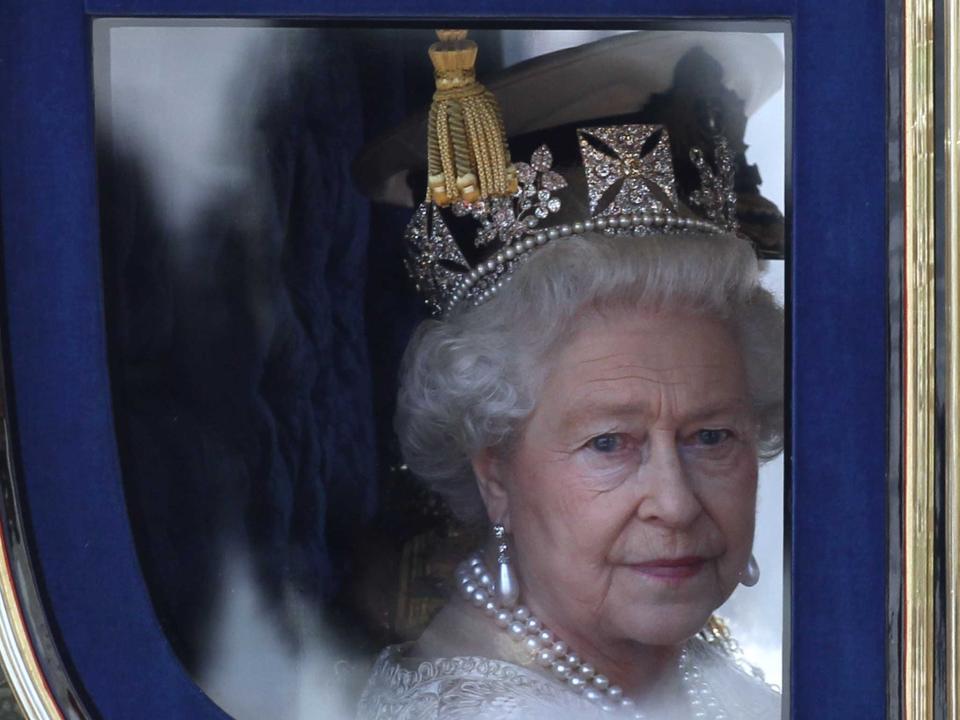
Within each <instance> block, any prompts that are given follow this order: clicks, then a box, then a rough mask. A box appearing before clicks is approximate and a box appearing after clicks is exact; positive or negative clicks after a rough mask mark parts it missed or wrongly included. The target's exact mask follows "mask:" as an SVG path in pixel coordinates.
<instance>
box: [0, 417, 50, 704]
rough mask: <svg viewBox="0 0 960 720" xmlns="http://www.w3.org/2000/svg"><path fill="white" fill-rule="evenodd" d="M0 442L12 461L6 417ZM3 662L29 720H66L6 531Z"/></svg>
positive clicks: (0, 543) (0, 619)
mask: <svg viewBox="0 0 960 720" xmlns="http://www.w3.org/2000/svg"><path fill="white" fill-rule="evenodd" d="M0 442H2V443H3V444H4V450H5V452H4V453H3V454H2V456H3V457H5V458H10V457H11V455H10V446H9V443H10V434H9V432H8V428H7V419H6V418H5V417H0ZM9 520H10V518H7V521H8V522H9ZM0 661H2V663H3V669H4V671H5V672H6V676H7V681H8V682H9V683H10V688H11V689H12V690H13V694H14V696H15V697H16V698H17V702H18V703H19V705H20V709H21V710H22V711H23V715H24V717H26V718H27V720H64V715H63V714H62V713H61V712H60V709H59V707H58V706H57V703H56V701H55V700H54V698H53V693H52V692H51V691H50V688H49V686H48V685H47V680H46V677H45V676H44V674H43V670H42V669H41V667H40V662H39V660H38V659H37V653H36V650H35V649H34V646H33V643H32V642H31V639H30V632H29V630H28V628H27V623H26V619H25V618H24V615H23V610H22V608H21V606H20V599H19V597H18V595H17V590H16V586H15V579H14V574H13V565H12V563H11V558H10V548H9V547H8V546H7V535H6V533H5V532H0Z"/></svg>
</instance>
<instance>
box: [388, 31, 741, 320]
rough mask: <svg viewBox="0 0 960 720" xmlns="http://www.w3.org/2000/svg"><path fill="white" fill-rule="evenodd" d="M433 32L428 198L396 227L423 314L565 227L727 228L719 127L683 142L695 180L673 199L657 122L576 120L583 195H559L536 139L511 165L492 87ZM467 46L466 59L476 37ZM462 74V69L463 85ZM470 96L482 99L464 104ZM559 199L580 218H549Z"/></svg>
mask: <svg viewBox="0 0 960 720" xmlns="http://www.w3.org/2000/svg"><path fill="white" fill-rule="evenodd" d="M444 32H447V33H448V34H446V35H441V42H440V43H436V44H435V45H434V46H433V47H432V48H431V58H432V59H433V60H434V66H435V68H437V88H438V90H437V93H436V94H435V96H434V107H433V108H432V109H431V113H430V117H431V122H430V123H429V126H428V127H429V130H428V147H429V157H430V160H431V165H430V169H429V175H428V189H427V197H426V199H425V201H424V202H423V203H421V204H420V205H419V206H418V207H417V209H416V211H415V212H414V215H413V218H412V219H411V221H410V223H409V224H408V225H407V228H406V231H405V233H404V239H405V241H406V244H407V258H406V265H407V269H408V271H409V273H410V275H411V277H412V278H413V280H414V282H415V283H416V286H417V290H418V291H419V292H420V293H422V295H423V296H424V298H425V300H426V303H427V305H428V306H429V307H430V309H431V311H432V312H433V314H434V315H436V316H440V317H443V316H446V315H449V314H450V313H452V312H453V311H455V310H456V309H458V308H460V307H465V306H470V305H479V304H480V303H482V302H483V301H485V300H487V299H488V298H490V297H491V296H492V295H494V294H495V293H496V292H497V290H498V289H499V288H501V287H502V286H503V284H504V282H506V281H507V280H508V279H509V277H510V275H511V273H512V272H513V271H514V270H515V269H516V268H517V267H518V266H519V265H520V264H521V263H522V262H525V261H526V260H527V259H529V258H530V257H531V256H532V255H533V254H534V253H535V251H536V250H537V249H538V248H540V247H542V246H544V245H546V244H547V243H549V242H553V241H556V240H559V239H562V238H564V237H569V236H571V235H579V234H581V233H583V232H602V233H604V234H607V235H634V236H642V235H649V234H654V233H656V234H676V233H683V234H690V233H701V234H718V233H730V232H737V230H738V225H737V219H736V198H737V195H736V192H735V188H734V176H735V163H734V158H733V153H732V152H731V150H730V147H729V144H728V142H727V140H726V138H724V137H723V136H722V134H721V133H719V132H717V133H715V135H714V137H713V139H712V147H710V148H692V149H691V150H690V160H691V161H692V163H693V165H694V166H695V167H696V170H697V174H698V175H699V187H698V188H697V189H696V190H694V191H693V192H690V193H688V194H687V196H686V197H684V198H683V199H682V200H681V198H680V197H679V195H678V184H677V181H676V178H675V175H674V166H673V155H672V150H671V146H670V137H669V134H668V130H667V128H666V127H665V126H663V125H659V124H624V125H607V126H596V127H580V128H577V129H576V130H575V132H576V143H577V147H578V149H579V163H578V165H577V166H576V167H575V168H574V169H573V170H572V172H574V173H582V176H581V177H582V178H583V179H585V184H584V183H581V182H577V183H576V187H583V188H585V193H586V197H584V198H581V197H570V194H571V193H573V192H574V188H573V187H571V184H570V183H568V179H572V178H571V177H570V173H569V172H568V174H567V177H565V176H564V175H562V174H561V173H559V172H557V171H556V170H555V169H554V168H553V164H554V160H553V154H552V153H551V150H550V148H548V147H547V146H546V145H541V146H540V147H539V148H537V149H536V150H535V151H534V152H533V155H532V157H531V159H530V162H529V163H525V162H517V163H511V162H510V154H509V149H508V148H507V142H506V137H505V134H504V133H503V130H502V128H503V123H502V120H501V119H500V115H499V108H497V106H496V104H495V101H493V99H492V95H491V94H490V93H489V91H487V90H486V89H484V88H483V87H482V86H479V85H478V84H476V83H475V81H474V80H472V73H464V70H463V65H464V63H463V62H460V63H459V64H457V63H450V62H447V63H446V65H443V64H442V63H440V64H438V62H437V57H438V56H440V57H442V56H443V55H444V53H448V54H457V53H459V55H458V57H459V58H461V59H462V57H463V55H464V52H465V50H464V47H465V46H464V43H470V41H467V40H465V33H463V34H457V35H456V36H455V41H454V42H455V43H457V44H456V45H452V44H451V40H450V38H451V37H452V36H451V35H449V31H444ZM445 42H446V43H447V44H446V46H445V45H444V43H445ZM471 44H472V43H471ZM469 51H470V52H472V56H471V58H475V56H476V50H475V45H474V46H473V47H472V49H469ZM470 62H472V59H471V60H470ZM451 65H456V67H457V72H458V75H457V77H458V80H459V81H460V84H458V85H457V86H456V88H455V90H454V91H453V92H454V93H455V94H454V95H453V96H452V97H451V90H450V89H449V85H450V82H449V80H447V79H444V78H445V77H446V76H445V74H444V73H445V72H446V71H445V70H444V67H449V66H451ZM464 76H468V77H469V78H470V80H469V82H468V83H467V85H466V86H465V85H464V84H463V81H462V78H463V77H464ZM471 83H472V84H471ZM478 88H479V89H478ZM474 98H477V99H478V100H476V101H474V100H473V99H474ZM470 102H474V104H475V105H477V104H478V103H482V105H480V106H479V110H478V109H476V107H474V108H473V109H471V106H470ZM568 201H572V202H571V204H572V205H574V206H583V207H585V208H586V209H587V210H586V214H585V216H584V217H583V218H582V219H580V220H577V221H574V222H569V223H567V222H564V223H556V222H554V223H551V216H555V215H557V213H559V212H560V210H561V208H562V207H563V206H564V203H565V202H568Z"/></svg>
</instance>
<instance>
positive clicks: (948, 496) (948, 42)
mask: <svg viewBox="0 0 960 720" xmlns="http://www.w3.org/2000/svg"><path fill="white" fill-rule="evenodd" d="M944 41H945V47H944V54H943V57H944V65H945V67H944V93H945V97H944V126H945V127H944V129H945V139H944V169H945V181H944V224H945V227H944V231H945V238H944V246H945V249H946V267H945V268H944V270H945V282H946V288H945V290H946V293H945V304H946V308H945V310H946V335H947V337H946V341H947V377H946V382H947V387H946V393H945V402H946V407H945V409H944V410H945V423H946V428H945V437H946V447H945V453H944V471H945V473H946V487H945V498H944V505H945V512H944V516H945V518H946V528H945V540H946V558H945V560H946V562H945V563H944V565H945V568H946V573H947V577H946V606H945V608H944V611H945V615H946V624H947V637H946V653H947V654H946V658H945V663H944V674H945V676H946V688H945V689H946V696H947V697H946V711H947V712H946V720H960V697H958V693H960V689H958V685H960V658H958V647H957V646H958V644H960V634H958V633H960V3H957V2H955V1H952V2H947V3H945V8H944Z"/></svg>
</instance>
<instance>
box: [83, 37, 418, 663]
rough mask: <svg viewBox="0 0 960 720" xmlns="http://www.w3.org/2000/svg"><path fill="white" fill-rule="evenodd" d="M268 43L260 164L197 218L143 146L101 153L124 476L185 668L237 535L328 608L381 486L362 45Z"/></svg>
mask: <svg viewBox="0 0 960 720" xmlns="http://www.w3.org/2000/svg"><path fill="white" fill-rule="evenodd" d="M271 52H272V53H275V55H274V57H273V59H274V61H277V57H279V58H281V59H280V60H279V64H280V66H281V67H283V68H284V71H283V72H275V69H276V68H275V66H274V68H273V70H271V72H269V73H266V72H260V73H258V67H257V65H256V60H257V58H255V57H254V58H252V59H251V62H250V63H249V66H248V67H244V68H242V73H240V75H239V76H238V78H237V81H236V86H235V88H234V95H235V96H236V98H237V99H236V104H235V110H236V113H237V115H238V116H239V117H240V118H241V121H240V124H239V127H238V128H237V132H238V133H239V135H240V144H241V146H243V147H246V148H248V149H249V157H250V158H251V162H252V167H250V168H248V177H249V178H251V179H252V180H251V181H250V182H249V183H247V184H245V185H243V186H241V187H239V188H237V190H236V192H235V193H233V194H228V195H226V196H224V195H219V196H218V197H216V198H215V199H214V201H212V202H211V204H210V205H209V207H207V208H206V209H205V211H204V214H203V221H202V223H201V224H199V225H198V226H197V227H195V228H194V229H193V230H192V231H191V232H190V233H189V234H188V236H187V237H184V238H171V237H170V236H169V231H166V232H165V230H164V227H163V223H162V222H158V218H157V211H156V210H154V209H152V204H151V201H152V200H153V198H151V195H150V191H149V190H150V189H149V187H148V186H147V184H146V183H145V182H144V180H143V174H142V173H141V172H138V170H137V167H136V165H137V161H136V160H135V159H132V158H130V157H123V156H122V155H121V156H118V157H112V158H111V157H103V162H102V169H103V171H102V179H101V182H102V187H103V197H104V202H103V205H102V207H103V226H104V257H105V267H106V269H107V273H106V275H107V280H108V292H107V300H108V319H109V323H110V334H111V341H112V342H111V349H112V357H111V359H112V368H113V383H114V389H115V397H116V401H115V405H116V417H117V432H118V436H119V438H120V441H121V451H122V452H121V455H122V460H123V470H124V483H125V488H126V493H127V498H128V503H129V506H130V512H131V518H132V524H133V528H134V533H135V537H136V540H137V544H138V550H139V554H140V559H141V563H142V565H143V569H144V575H145V577H146V579H147V582H148V585H149V587H150V591H151V595H152V597H153V600H154V603H155V606H156V608H157V612H158V615H159V617H160V619H161V621H162V622H163V624H164V626H165V627H166V628H167V630H168V632H169V634H170V636H171V638H172V639H173V640H174V642H175V645H176V646H177V649H178V651H179V652H180V654H181V656H182V657H183V658H184V659H185V660H186V662H187V664H188V665H189V666H190V667H192V668H194V669H196V667H197V663H198V662H199V661H201V660H202V657H201V650H202V646H203V641H204V639H205V628H206V626H207V625H208V623H209V622H210V612H211V609H212V607H213V603H214V602H215V601H216V597H215V593H216V592H217V590H218V589H219V585H220V582H219V581H220V580H221V579H222V577H223V567H224V562H225V560H224V558H225V555H226V554H227V553H231V552H240V553H246V554H248V555H249V556H250V557H251V558H252V560H253V564H254V567H255V570H256V572H257V576H258V579H259V581H260V585H261V587H262V589H263V590H264V591H265V592H266V594H267V597H268V599H269V600H270V601H271V603H272V606H273V607H274V609H276V610H278V611H279V610H280V609H281V605H280V601H281V600H282V594H283V591H284V590H285V589H293V590H295V591H296V592H299V593H301V594H302V595H303V597H304V598H305V599H306V600H307V601H308V603H310V604H311V605H312V606H313V607H318V608H319V607H320V606H321V604H322V603H323V602H326V601H329V600H330V599H331V598H333V597H334V596H335V595H336V593H337V592H338V590H339V589H340V587H341V586H342V583H343V580H344V577H345V576H346V575H347V574H348V573H349V571H350V564H351V561H352V558H351V557H350V548H351V547H352V544H353V542H354V538H355V537H356V535H357V534H359V533H362V530H363V527H364V526H365V523H366V522H367V520H368V519H369V518H370V516H371V514H372V512H373V509H374V503H375V499H376V468H377V459H376V458H377V452H376V447H375V440H374V437H375V435H374V431H375V425H374V420H373V413H372V399H371V379H370V378H371V371H370V362H369V358H368V349H367V332H366V321H365V295H366V274H367V273H366V263H367V244H368V238H369V231H368V227H369V226H368V217H369V210H368V206H367V203H366V201H365V200H364V199H363V198H362V197H360V196H359V195H358V194H357V193H356V192H354V191H353V189H352V184H351V182H350V176H349V169H350V163H351V161H352V158H353V156H354V155H355V154H356V152H357V150H358V149H359V147H360V145H361V143H362V141H363V134H362V127H363V126H362V115H363V113H362V110H363V109H362V108H361V106H360V97H361V95H360V92H359V85H358V76H357V73H356V68H355V63H354V60H353V56H352V52H353V48H352V44H351V40H350V37H349V36H344V35H343V34H337V33H327V32H322V31H316V32H313V33H311V34H310V38H309V40H304V39H303V36H302V35H301V36H298V37H297V38H296V39H295V40H291V41H290V42H286V41H284V42H283V43H282V44H278V45H277V46H275V47H273V48H271ZM284 58H285V59H284ZM345 118H346V119H349V121H348V122H345V121H344V119H345ZM102 146H106V143H102ZM400 341H401V339H400V338H398V339H397V342H400ZM290 639H291V641H294V639H295V638H294V635H293V634H292V633H291V635H290Z"/></svg>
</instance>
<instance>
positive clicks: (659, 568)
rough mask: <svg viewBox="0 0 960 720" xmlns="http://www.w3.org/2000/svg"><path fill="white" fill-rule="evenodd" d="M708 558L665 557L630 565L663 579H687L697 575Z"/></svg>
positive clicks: (642, 572)
mask: <svg viewBox="0 0 960 720" xmlns="http://www.w3.org/2000/svg"><path fill="white" fill-rule="evenodd" d="M705 562H706V560H705V559H704V558H702V557H683V558H663V559H660V560H651V561H650V562H645V563H634V564H631V565H630V566H629V567H630V568H631V569H632V570H635V571H636V572H638V573H641V574H642V575H646V576H647V577H651V578H658V579H661V580H668V581H669V580H675V581H676V580H686V579H687V578H692V577H694V576H695V575H697V574H698V573H699V572H700V571H701V570H702V569H703V565H704V563H705Z"/></svg>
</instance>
